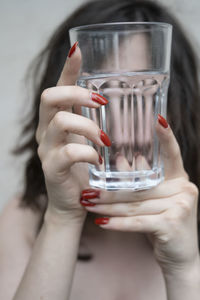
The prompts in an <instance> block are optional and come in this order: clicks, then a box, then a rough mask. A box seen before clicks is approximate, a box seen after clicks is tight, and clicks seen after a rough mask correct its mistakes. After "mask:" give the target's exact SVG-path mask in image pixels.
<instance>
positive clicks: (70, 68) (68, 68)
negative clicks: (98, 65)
mask: <svg viewBox="0 0 200 300" xmlns="http://www.w3.org/2000/svg"><path fill="white" fill-rule="evenodd" d="M81 62H82V58H81V51H80V48H79V47H78V42H76V43H75V44H74V45H73V46H72V47H71V49H70V51H69V53H68V56H67V59H66V62H65V64H64V67H63V69H62V72H61V74H60V78H59V80H58V83H57V86H60V85H74V84H75V83H76V80H77V78H78V76H79V73H80V67H81Z"/></svg>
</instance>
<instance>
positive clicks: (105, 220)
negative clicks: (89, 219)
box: [94, 218, 109, 225]
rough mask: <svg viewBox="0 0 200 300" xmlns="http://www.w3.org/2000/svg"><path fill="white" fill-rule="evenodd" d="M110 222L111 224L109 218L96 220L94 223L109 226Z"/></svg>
mask: <svg viewBox="0 0 200 300" xmlns="http://www.w3.org/2000/svg"><path fill="white" fill-rule="evenodd" d="M108 222H109V218H96V219H95V220H94V223H95V224H96V225H103V224H108Z"/></svg>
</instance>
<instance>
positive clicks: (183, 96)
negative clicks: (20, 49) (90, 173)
mask: <svg viewBox="0 0 200 300" xmlns="http://www.w3.org/2000/svg"><path fill="white" fill-rule="evenodd" d="M115 21H162V22H167V23H170V24H172V25H173V26H174V31H173V45H172V74H171V85H170V89H169V101H168V120H170V121H169V122H170V126H169V125H168V123H167V121H166V120H165V119H164V118H163V117H162V116H160V117H159V119H158V122H157V125H156V129H157V134H158V137H159V139H160V142H161V145H162V153H163V159H164V163H165V180H164V182H162V183H161V184H160V185H158V186H157V187H156V188H154V189H151V190H149V191H141V192H137V193H133V192H119V191H118V192H117V191H116V192H108V191H97V190H91V189H89V190H88V182H87V180H85V179H84V178H85V177H86V173H85V170H86V169H87V168H86V169H85V164H83V162H90V163H92V164H97V163H100V162H99V156H98V153H97V152H96V151H95V150H94V149H93V148H92V147H90V146H87V145H83V144H77V143H76V138H77V137H78V138H80V136H79V135H80V133H81V134H82V135H84V136H85V137H87V138H89V139H91V140H92V141H94V142H95V143H97V144H98V145H99V146H102V147H104V145H105V144H106V143H108V142H109V140H108V139H109V137H106V136H105V135H102V132H101V131H100V129H99V128H98V127H97V126H96V125H95V124H93V123H91V121H90V120H88V119H86V118H84V117H82V116H80V115H76V114H75V113H72V107H73V106H74V105H76V107H77V106H80V105H83V104H85V105H88V106H89V107H97V106H99V105H101V104H103V103H102V99H101V97H98V99H94V98H93V99H92V98H90V94H89V91H88V90H87V89H83V88H80V87H77V86H75V82H76V79H77V76H78V71H79V67H80V49H79V48H78V46H77V44H75V45H74V46H73V47H72V48H71V50H70V51H69V53H68V57H67V59H66V56H67V54H66V51H67V48H68V49H69V39H68V37H67V34H66V33H67V31H68V30H69V29H70V28H71V27H74V26H79V25H84V24H93V23H102V22H103V23H104V22H115ZM45 59H47V63H46V67H45V70H44V72H43V74H42V76H41V80H40V82H39V84H38V87H37V88H36V92H35V98H34V99H35V101H34V104H33V110H32V118H31V119H30V120H29V122H28V123H27V124H26V126H25V127H24V131H23V134H25V133H28V134H29V136H28V137H27V142H26V143H25V144H24V145H22V146H21V147H19V148H18V150H17V152H18V153H21V152H24V151H27V150H29V151H31V157H30V158H29V160H28V162H27V166H26V176H25V179H26V180H25V190H24V193H23V195H22V197H20V198H17V199H14V200H13V201H12V202H10V203H9V204H8V205H7V206H6V208H5V209H4V211H3V214H2V216H1V219H0V223H1V226H0V228H1V229H0V243H1V245H0V266H1V267H0V278H1V280H0V298H1V299H5V300H11V299H14V300H25V299H26V300H27V299H28V300H32V299H34V300H35V299H48V300H51V299H53V300H55V299H56V300H64V299H70V300H78V299H81V300H85V299H102V298H103V299H113V300H117V299H124V300H126V299H129V300H130V299H147V298H148V299H149V298H150V299H159V300H162V299H163V300H164V299H168V300H180V299H181V300H187V299H190V300H197V299H199V295H200V260H199V249H198V238H197V202H198V188H199V185H200V182H199V178H200V177H199V176H200V158H199V153H198V149H199V146H200V128H199V112H200V100H199V85H198V79H197V71H198V70H197V63H196V59H195V55H194V52H193V50H192V48H191V46H190V44H189V42H188V40H187V39H186V37H185V35H184V34H183V32H182V30H181V29H180V27H179V25H178V24H177V22H176V21H175V20H174V19H173V18H172V17H171V16H170V14H169V13H167V12H166V10H165V9H163V8H162V7H160V6H159V5H157V4H154V3H152V2H149V1H133V0H125V1H114V0H101V1H95V2H91V3H88V4H85V5H84V6H83V7H81V8H80V9H79V10H77V11H76V12H75V13H74V14H73V15H72V16H71V17H70V18H68V19H67V20H66V21H65V22H64V23H63V24H62V25H61V26H60V27H59V28H58V30H57V31H56V32H55V33H54V35H53V37H52V38H51V40H50V41H49V43H48V45H47V47H46V48H45V49H44V51H43V52H42V54H41V56H40V58H39V60H38V62H37V72H36V73H35V78H36V80H38V76H39V75H40V74H41V69H40V66H42V67H43V64H42V62H43V61H46V60H45ZM50 87H51V88H50ZM93 100H95V101H93ZM96 101H97V102H98V103H97V102H96ZM91 124H92V126H91ZM75 133H76V134H75ZM175 136H176V137H175ZM177 141H178V143H177ZM179 145H180V148H179ZM47 195H48V196H47ZM47 199H48V200H47ZM95 204H96V205H95ZM87 212H90V213H88V214H87ZM94 216H95V217H96V216H98V218H97V219H96V221H95V223H96V224H94V222H93V218H94ZM104 216H107V217H106V218H104ZM97 225H99V226H97ZM102 228H103V229H102ZM80 240H81V243H80V249H79V242H80ZM78 253H79V257H78V261H77V263H76V260H77V254H78ZM72 283H73V285H72Z"/></svg>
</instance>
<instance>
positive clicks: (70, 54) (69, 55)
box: [68, 42, 78, 57]
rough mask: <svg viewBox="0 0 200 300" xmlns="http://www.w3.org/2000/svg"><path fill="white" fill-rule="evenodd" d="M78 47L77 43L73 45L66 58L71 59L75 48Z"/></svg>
mask: <svg viewBox="0 0 200 300" xmlns="http://www.w3.org/2000/svg"><path fill="white" fill-rule="evenodd" d="M77 45H78V42H76V43H74V45H73V46H72V47H71V49H70V50H69V53H68V57H71V56H72V54H73V53H74V52H75V50H76V47H77Z"/></svg>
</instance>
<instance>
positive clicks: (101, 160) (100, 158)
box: [99, 154, 103, 165]
mask: <svg viewBox="0 0 200 300" xmlns="http://www.w3.org/2000/svg"><path fill="white" fill-rule="evenodd" d="M99 163H100V165H102V163H103V158H102V157H101V155H100V154H99Z"/></svg>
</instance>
